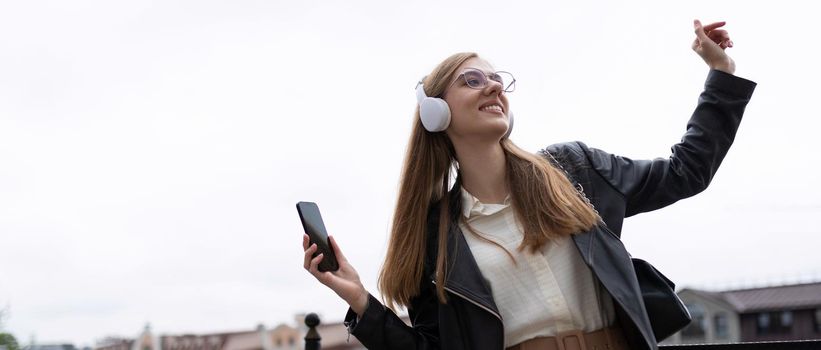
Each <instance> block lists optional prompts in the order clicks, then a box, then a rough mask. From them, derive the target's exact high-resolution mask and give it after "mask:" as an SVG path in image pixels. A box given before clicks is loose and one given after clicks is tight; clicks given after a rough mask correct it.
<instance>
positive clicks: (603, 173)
mask: <svg viewBox="0 0 821 350" xmlns="http://www.w3.org/2000/svg"><path fill="white" fill-rule="evenodd" d="M755 85H756V84H755V83H754V82H751V81H749V80H745V79H742V78H739V77H735V76H733V75H730V74H726V73H723V72H720V71H716V70H712V71H710V73H709V75H708V76H707V81H706V83H705V89H704V92H703V93H702V94H701V95H700V97H699V100H698V105H697V107H696V109H695V112H694V113H693V115H692V117H691V118H690V121H689V122H688V123H687V131H686V132H685V134H684V137H683V138H682V140H681V142H680V143H678V144H676V145H674V146H673V147H672V155H671V156H670V157H669V158H657V159H653V160H632V159H628V158H624V157H619V156H615V155H611V154H608V153H606V152H604V151H601V150H598V149H595V148H589V147H587V146H586V145H585V144H583V143H581V142H569V143H562V144H555V145H551V146H549V147H548V148H547V149H546V150H545V151H548V152H550V153H551V154H552V155H554V156H555V158H556V159H557V160H558V161H559V162H560V163H561V164H562V165H563V167H564V168H565V169H567V171H568V172H569V173H570V175H571V176H572V177H574V179H575V180H576V181H578V182H579V183H580V184H581V185H582V186H583V188H584V192H585V194H586V195H587V197H588V198H590V200H591V202H592V203H593V205H594V206H595V208H596V209H597V210H598V211H599V214H600V215H601V217H602V219H603V221H604V225H598V226H597V227H595V228H593V229H592V230H590V231H587V232H583V233H579V234H576V235H574V236H573V240H574V242H575V244H576V247H577V248H578V249H579V253H581V256H582V258H583V259H584V261H585V262H586V263H587V265H588V266H589V267H590V269H591V270H592V272H593V274H594V276H596V277H597V278H598V280H599V282H600V283H601V285H602V286H604V288H605V290H606V291H607V292H608V293H609V295H610V296H612V298H613V300H614V303H613V304H614V306H615V309H616V318H617V322H618V323H619V325H620V326H621V327H622V329H623V330H624V332H625V336H626V338H627V340H628V343H629V346H630V348H631V349H635V350H638V349H657V348H658V346H657V341H656V339H655V337H654V336H653V331H652V328H651V327H650V321H649V320H648V318H647V313H646V310H645V307H644V303H643V301H642V298H641V293H640V291H639V286H638V282H637V281H636V275H635V272H634V270H633V265H632V263H631V261H630V254H629V253H628V252H627V250H626V249H625V247H624V245H623V244H622V242H621V240H620V239H619V237H620V235H621V227H622V221H623V220H624V218H625V217H629V216H631V215H635V214H638V213H642V212H646V211H651V210H655V209H658V208H662V207H664V206H667V205H669V204H672V203H674V202H676V201H678V200H680V199H683V198H687V197H690V196H692V195H695V194H696V193H699V192H701V191H702V190H704V189H705V188H706V187H707V185H708V184H709V183H710V181H711V180H712V178H713V175H715V173H716V170H717V169H718V166H719V165H720V164H721V161H722V159H723V158H724V156H725V155H726V154H727V151H728V149H729V147H730V144H732V141H733V139H734V137H735V133H736V130H737V129H738V126H739V123H740V122H741V116H742V114H743V112H744V108H745V107H746V105H747V102H749V100H750V97H751V96H752V93H753V90H754V88H755ZM543 152H544V151H543ZM458 193H459V191H458V188H456V190H455V191H452V192H451V196H452V197H451V198H452V202H451V203H454V204H455V205H453V206H452V207H453V212H452V215H453V217H454V218H455V217H457V216H458V215H459V212H460V210H459V207H460V205H459V204H458V203H459V198H460V196H459V195H458ZM431 213H438V207H437V206H435V205H434V207H433V208H432V210H431ZM437 221H438V215H430V220H429V226H428V227H429V229H428V232H429V234H428V236H429V237H428V238H429V244H428V248H427V254H426V255H427V257H426V262H425V273H424V278H423V280H422V281H420V286H421V288H420V293H419V295H418V296H416V297H415V298H413V299H412V301H411V305H410V307H409V308H408V313H409V316H410V320H411V323H412V325H413V326H412V327H409V326H407V325H405V323H404V322H402V320H400V319H399V318H398V317H397V316H396V315H395V314H394V313H393V312H392V311H391V310H390V309H388V308H386V307H385V306H383V305H382V304H381V303H380V302H379V300H377V299H376V298H374V297H373V296H370V300H369V305H368V308H367V309H366V311H365V312H364V314H363V315H361V317H360V318H359V319H358V320H357V317H356V314H355V313H353V311H351V310H348V314H347V315H346V317H345V320H346V322H347V324H349V331H351V333H352V334H353V335H354V336H356V338H357V339H359V341H361V342H362V344H364V345H365V346H366V347H367V348H368V349H448V350H456V349H459V350H473V349H493V350H500V349H503V348H504V329H503V324H502V319H501V316H500V315H499V312H498V310H497V308H496V304H495V303H494V301H493V295H492V294H491V291H490V287H489V286H488V285H487V283H486V282H485V279H484V278H483V277H482V275H481V272H480V270H479V268H478V266H477V265H476V261H475V260H474V258H473V255H472V254H471V252H470V249H469V247H468V245H467V242H466V241H465V239H464V237H463V236H462V233H461V231H460V229H459V227H458V225H457V224H455V222H456V220H453V221H452V222H454V224H453V225H452V226H451V228H450V230H449V237H448V242H449V244H448V249H449V252H448V253H449V257H450V258H452V259H454V260H453V263H452V264H451V265H450V269H451V272H450V274H449V277H448V278H447V280H446V281H445V289H446V290H447V292H448V302H447V303H446V304H441V303H439V301H438V300H437V298H436V295H435V294H436V291H435V288H436V287H435V285H434V280H435V278H434V273H433V272H434V270H435V257H436V251H437V245H436V242H437V240H436V235H437V229H436V228H437V225H438V222H437Z"/></svg>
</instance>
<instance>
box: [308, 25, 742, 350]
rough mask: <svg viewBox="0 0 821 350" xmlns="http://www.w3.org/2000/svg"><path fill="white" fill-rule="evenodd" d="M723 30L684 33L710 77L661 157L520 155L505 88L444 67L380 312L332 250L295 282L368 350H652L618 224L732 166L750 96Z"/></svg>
mask: <svg viewBox="0 0 821 350" xmlns="http://www.w3.org/2000/svg"><path fill="white" fill-rule="evenodd" d="M723 25H724V22H718V23H713V24H710V25H707V26H702V25H701V23H700V22H698V21H695V23H694V26H695V32H696V38H695V40H694V42H693V45H692V47H693V50H694V51H695V52H696V53H698V55H699V56H701V57H702V58H703V59H704V61H705V62H706V63H707V65H708V66H709V67H710V72H709V74H708V76H707V81H706V83H705V90H704V92H703V93H702V94H701V96H700V98H699V102H698V105H697V107H696V110H695V112H694V113H693V115H692V117H691V118H690V120H689V122H688V124H687V132H686V133H685V134H684V137H683V138H682V141H681V142H680V143H678V144H676V145H674V146H673V148H672V155H671V156H670V157H669V158H667V159H661V158H658V159H654V160H631V159H628V158H624V157H619V156H615V155H610V154H608V153H605V152H603V151H601V150H597V149H594V148H588V147H587V146H586V145H585V144H583V143H581V142H573V143H564V144H557V145H552V146H550V147H548V148H547V149H545V150H543V151H541V152H539V153H538V154H532V153H528V152H525V151H523V150H521V149H520V148H518V147H516V145H514V144H513V142H511V141H510V140H509V139H508V138H507V135H508V134H509V131H510V129H511V128H512V122H513V120H512V115H511V114H510V113H509V110H510V106H509V103H508V100H507V97H506V95H505V94H506V93H507V92H510V91H512V89H513V84H514V82H515V81H514V80H513V78H512V76H511V75H510V74H508V73H505V72H494V70H493V68H492V67H491V66H490V65H489V64H488V63H487V62H486V61H485V60H483V59H481V58H479V57H478V56H477V55H476V54H473V53H460V54H455V55H453V56H451V57H449V58H447V59H446V60H445V61H443V62H442V63H441V64H439V65H438V66H437V67H436V68H435V69H434V70H433V72H431V74H429V75H428V76H427V77H425V78H424V79H423V81H421V82H420V85H421V86H420V87H419V88H418V90H417V92H418V94H419V96H418V97H419V100H420V105H421V108H417V111H416V123H415V126H414V128H413V131H412V134H411V138H410V142H409V144H408V148H407V153H406V156H405V164H404V170H403V175H402V179H401V182H400V190H399V198H398V203H397V206H396V211H395V213H394V219H393V227H392V230H391V236H390V242H389V245H388V252H387V256H386V259H385V264H384V266H383V268H382V272H381V274H380V277H379V287H380V290H381V291H382V294H383V296H384V298H385V300H386V301H387V304H388V306H390V307H386V306H384V305H383V304H382V303H381V302H380V301H379V300H377V299H376V298H374V297H373V296H372V295H371V294H369V293H368V291H367V290H365V288H364V287H363V285H362V283H361V282H360V280H359V276H358V275H357V273H356V270H355V269H354V268H353V267H352V266H351V265H350V264H349V263H348V261H347V260H346V259H345V256H344V255H343V254H342V251H341V249H340V248H339V246H338V245H337V244H336V242H335V241H334V240H333V238H331V240H332V245H333V247H334V250H335V253H336V257H337V259H338V261H339V265H340V268H339V270H338V271H335V272H319V271H318V270H317V266H318V264H319V262H320V261H321V260H322V258H323V257H322V255H318V256H316V257H314V256H313V255H314V254H315V253H316V250H317V248H316V245H311V246H308V237H307V235H305V236H304V237H303V249H304V251H305V255H304V267H305V269H307V270H308V271H309V272H310V273H311V274H312V275H313V276H314V277H316V278H317V279H318V280H319V281H320V282H321V283H323V284H325V285H326V286H328V287H329V288H331V289H332V290H333V291H334V292H336V293H337V294H338V295H339V296H340V297H341V298H342V299H344V300H345V301H346V302H347V303H348V304H349V305H350V307H351V308H350V310H349V312H348V315H347V316H346V322H347V324H348V325H349V330H350V331H351V332H352V334H353V335H354V336H356V337H357V338H358V339H359V340H360V341H361V342H362V343H363V344H364V345H365V346H366V347H367V348H368V349H465V350H467V349H494V350H499V349H505V348H507V349H594V348H598V349H607V348H609V349H613V350H619V349H656V348H657V340H656V339H655V337H654V335H653V330H652V328H651V325H650V321H649V319H648V316H647V311H646V309H645V305H644V303H643V301H642V296H641V292H640V290H639V287H638V283H637V280H636V274H635V272H634V270H633V266H632V264H631V260H630V256H629V254H628V253H627V251H626V250H625V248H624V246H623V245H622V243H621V241H620V240H619V236H620V233H621V227H622V221H623V219H624V218H625V217H628V216H631V215H635V214H638V213H641V212H646V211H650V210H654V209H658V208H661V207H664V206H666V205H669V204H671V203H673V202H675V201H677V200H679V199H682V198H686V197H689V196H692V195H694V194H696V193H698V192H700V191H702V190H704V189H705V188H706V187H707V185H708V184H709V182H710V180H711V179H712V176H713V175H714V174H715V172H716V170H717V168H718V166H719V164H720V163H721V160H722V159H723V157H724V155H725V154H726V153H727V150H728V149H729V147H730V144H731V143H732V140H733V138H734V136H735V133H736V130H737V128H738V125H739V123H740V121H741V116H742V114H743V111H744V108H745V106H746V104H747V102H748V101H749V99H750V97H751V95H752V92H753V89H754V88H755V83H753V82H751V81H748V80H745V79H742V78H738V77H735V76H734V75H733V73H734V71H735V63H734V62H733V60H732V59H731V58H730V57H729V56H727V54H726V53H725V52H724V49H725V48H727V47H732V45H733V44H732V41H730V38H729V36H728V34H727V32H726V31H724V30H722V29H719V28H720V27H722V26H723ZM433 97H435V98H439V99H441V100H436V99H431V98H433ZM420 110H421V111H420ZM454 177H455V180H452V179H454ZM574 183H577V184H578V186H576V185H574ZM396 304H398V305H401V306H405V307H407V309H408V313H409V316H410V320H411V323H412V326H407V325H405V323H403V322H402V321H401V320H400V319H399V318H398V317H397V316H396V315H395V314H394V312H393V311H392V309H393V306H395V305H396Z"/></svg>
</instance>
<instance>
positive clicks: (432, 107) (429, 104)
mask: <svg viewBox="0 0 821 350" xmlns="http://www.w3.org/2000/svg"><path fill="white" fill-rule="evenodd" d="M424 80H425V77H422V79H420V80H419V83H418V84H416V102H417V103H418V104H419V119H422V126H424V127H425V130H427V131H430V132H439V131H445V129H447V128H448V126H449V125H450V107H448V103H447V102H445V100H443V99H441V98H438V97H428V95H427V94H425V86H424V84H423V83H422V81H424ZM507 115H508V119H509V120H510V122H509V124H508V127H507V132H506V133H505V136H503V137H502V138H507V137H508V136H510V132H511V131H513V113H511V112H510V111H508V112H507Z"/></svg>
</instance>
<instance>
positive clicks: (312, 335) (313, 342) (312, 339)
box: [305, 312, 322, 350]
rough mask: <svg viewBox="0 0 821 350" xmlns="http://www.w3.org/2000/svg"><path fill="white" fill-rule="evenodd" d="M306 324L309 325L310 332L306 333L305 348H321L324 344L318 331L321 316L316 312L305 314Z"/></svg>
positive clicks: (313, 349)
mask: <svg viewBox="0 0 821 350" xmlns="http://www.w3.org/2000/svg"><path fill="white" fill-rule="evenodd" d="M305 325H306V326H308V334H305V350H320V349H321V348H322V346H321V345H320V344H319V342H320V341H321V340H322V337H320V336H319V332H317V331H316V326H318V325H319V316H317V315H316V314H315V313H313V312H312V313H310V314H308V315H307V316H305Z"/></svg>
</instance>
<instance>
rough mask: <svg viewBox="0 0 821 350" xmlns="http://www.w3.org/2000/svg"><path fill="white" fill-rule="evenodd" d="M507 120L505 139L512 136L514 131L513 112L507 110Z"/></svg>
mask: <svg viewBox="0 0 821 350" xmlns="http://www.w3.org/2000/svg"><path fill="white" fill-rule="evenodd" d="M507 120H508V122H507V132H506V133H505V136H503V137H502V138H503V139H506V138H508V137H510V133H511V132H512V131H513V112H507Z"/></svg>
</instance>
